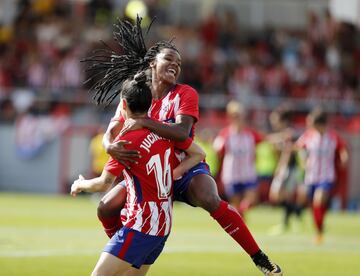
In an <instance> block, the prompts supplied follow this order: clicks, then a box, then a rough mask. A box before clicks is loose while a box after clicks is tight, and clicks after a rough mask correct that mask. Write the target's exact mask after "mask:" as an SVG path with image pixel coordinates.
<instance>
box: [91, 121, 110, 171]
mask: <svg viewBox="0 0 360 276" xmlns="http://www.w3.org/2000/svg"><path fill="white" fill-rule="evenodd" d="M104 133H105V130H104V128H103V127H99V129H98V131H97V133H96V134H95V135H94V137H92V138H91V140H90V147H89V150H90V154H91V177H97V176H99V175H100V174H101V172H102V171H103V168H104V166H105V164H106V162H107V161H108V159H109V155H108V154H107V153H106V151H105V149H104V147H103V145H102V140H103V136H104Z"/></svg>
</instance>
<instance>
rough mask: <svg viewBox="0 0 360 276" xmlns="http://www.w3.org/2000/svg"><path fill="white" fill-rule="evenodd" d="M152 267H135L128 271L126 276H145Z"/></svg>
mask: <svg viewBox="0 0 360 276" xmlns="http://www.w3.org/2000/svg"><path fill="white" fill-rule="evenodd" d="M150 267H151V265H142V266H141V267H140V269H137V268H135V267H131V268H130V269H129V270H128V271H126V273H125V274H123V275H124V276H143V275H146V273H147V272H148V271H149V269H150Z"/></svg>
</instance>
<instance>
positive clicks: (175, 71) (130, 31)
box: [87, 19, 282, 275]
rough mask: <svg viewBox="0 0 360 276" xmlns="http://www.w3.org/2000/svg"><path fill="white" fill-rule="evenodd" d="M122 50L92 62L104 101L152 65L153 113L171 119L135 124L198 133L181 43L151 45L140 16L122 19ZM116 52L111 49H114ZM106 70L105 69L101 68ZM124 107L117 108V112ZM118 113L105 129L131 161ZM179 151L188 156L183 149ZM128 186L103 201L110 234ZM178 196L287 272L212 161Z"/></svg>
mask: <svg viewBox="0 0 360 276" xmlns="http://www.w3.org/2000/svg"><path fill="white" fill-rule="evenodd" d="M114 34H115V38H116V40H117V41H118V42H119V44H120V45H121V47H122V52H121V53H120V54H119V53H116V52H115V51H111V52H110V53H107V54H108V56H109V57H110V58H108V59H106V60H105V61H103V62H102V61H101V58H102V57H103V54H99V56H94V57H91V58H89V59H87V60H88V61H93V65H92V66H91V67H90V70H92V72H93V74H94V76H99V75H100V76H103V78H100V80H99V81H98V82H97V83H96V85H95V90H96V92H97V93H96V99H97V102H98V103H102V102H107V101H111V100H113V99H114V98H116V96H117V93H116V92H115V93H113V88H114V86H116V85H118V84H120V83H121V82H122V81H124V80H125V79H127V78H129V77H131V76H132V75H134V74H135V73H136V72H138V71H139V70H149V72H150V74H151V78H152V96H153V102H152V106H151V108H150V111H149V116H150V117H151V118H154V119H158V120H160V121H164V122H167V124H164V123H159V122H156V121H153V120H149V119H145V118H141V119H136V120H132V124H129V125H130V126H129V129H131V128H132V129H135V128H139V127H146V128H148V129H150V130H151V131H153V132H155V133H157V134H158V135H160V136H162V137H165V138H168V139H171V140H175V141H184V140H185V139H186V138H187V137H189V136H190V137H193V136H194V125H195V123H196V122H197V120H198V119H199V108H198V95H197V92H196V91H195V90H194V89H193V88H192V87H190V86H188V85H183V84H177V83H176V81H177V78H178V77H179V74H180V71H181V57H180V54H179V52H178V50H177V49H176V47H175V46H174V45H173V44H172V43H169V42H158V43H156V44H155V45H154V46H152V47H151V48H150V49H149V50H147V49H146V47H145V43H144V41H143V37H142V30H141V27H140V19H138V20H137V24H136V25H135V26H133V25H131V24H130V23H129V22H126V21H120V22H119V24H118V25H117V26H116V30H115V32H114ZM109 54H110V55H109ZM101 73H102V74H101ZM118 114H119V112H117V115H118ZM117 115H115V117H114V118H113V120H112V122H111V123H110V124H109V127H108V129H107V131H106V134H105V135H104V147H105V148H106V150H107V152H108V153H109V154H110V155H111V156H113V157H114V158H115V159H117V160H119V161H120V162H122V163H124V164H126V166H128V164H129V162H134V161H135V160H136V158H135V159H134V160H132V159H133V158H134V156H135V157H136V152H127V151H125V150H124V148H123V147H122V146H123V144H124V143H126V142H124V141H123V142H117V143H114V138H115V137H116V134H117V133H118V132H119V130H120V129H121V128H122V123H123V119H121V118H119V117H118V116H117ZM179 156H184V154H183V153H179ZM125 194H126V191H125V189H124V188H122V187H121V185H117V186H116V187H115V188H114V189H112V190H111V191H110V192H109V193H108V194H107V195H106V196H105V197H104V198H103V200H102V201H101V203H100V206H99V208H98V215H99V218H100V220H101V221H102V223H103V225H104V228H105V229H107V232H108V234H111V232H113V229H114V227H115V229H116V227H118V226H116V225H114V222H116V216H118V214H119V212H120V210H121V209H122V208H123V206H124V200H123V199H124V198H125ZM174 196H175V199H176V200H180V201H184V202H186V203H188V204H191V205H193V206H199V207H201V208H203V209H205V210H206V211H208V212H209V213H210V214H211V216H212V217H213V218H214V219H215V220H216V221H217V222H218V223H219V224H220V225H221V227H222V228H223V229H224V230H225V231H226V232H227V233H228V234H229V235H230V236H231V237H232V238H233V239H234V240H235V241H236V242H238V243H239V244H240V245H241V247H242V248H244V250H245V251H246V252H247V253H248V254H249V255H250V256H251V257H252V259H253V261H254V262H255V264H256V265H257V267H258V268H259V269H260V270H261V271H263V272H264V273H269V272H271V273H272V274H268V275H282V272H281V269H280V268H279V266H277V265H276V264H274V263H272V262H271V261H270V260H269V259H268V257H267V256H266V255H265V254H264V253H263V252H262V251H261V250H260V248H259V246H258V245H257V243H256V242H255V240H254V238H253V237H252V235H251V233H250V231H249V230H248V228H247V226H246V225H245V223H244V221H243V219H242V218H241V216H240V215H239V213H238V212H237V211H236V210H234V209H233V208H232V207H231V206H229V204H228V203H227V202H225V201H222V200H221V199H220V197H219V195H218V191H217V186H216V183H215V181H214V179H213V178H212V177H211V176H210V173H209V169H208V166H207V164H206V163H204V162H201V163H199V164H198V165H196V166H194V167H193V168H192V169H191V170H189V171H188V172H187V173H186V174H185V175H184V176H183V177H182V178H181V179H180V180H178V181H176V182H175V184H174Z"/></svg>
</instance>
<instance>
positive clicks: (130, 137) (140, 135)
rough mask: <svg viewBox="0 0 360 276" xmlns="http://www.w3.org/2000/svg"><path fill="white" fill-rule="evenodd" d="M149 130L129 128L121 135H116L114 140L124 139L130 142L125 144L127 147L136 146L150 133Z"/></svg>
mask: <svg viewBox="0 0 360 276" xmlns="http://www.w3.org/2000/svg"><path fill="white" fill-rule="evenodd" d="M150 132H151V131H150V130H148V129H147V128H141V129H136V130H130V131H129V132H126V133H125V134H123V135H118V136H117V137H116V140H115V141H121V140H124V141H128V142H131V144H129V145H127V148H133V147H137V146H138V145H139V144H140V143H141V142H142V141H143V140H144V138H145V137H146V136H148V135H149V134H150Z"/></svg>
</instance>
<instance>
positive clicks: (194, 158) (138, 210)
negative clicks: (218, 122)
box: [71, 75, 205, 276]
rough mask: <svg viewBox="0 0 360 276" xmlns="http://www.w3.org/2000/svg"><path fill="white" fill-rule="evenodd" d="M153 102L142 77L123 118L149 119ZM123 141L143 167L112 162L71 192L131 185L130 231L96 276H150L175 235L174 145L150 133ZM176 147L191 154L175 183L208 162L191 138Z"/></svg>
mask: <svg viewBox="0 0 360 276" xmlns="http://www.w3.org/2000/svg"><path fill="white" fill-rule="evenodd" d="M151 99H152V96H151V91H150V88H149V87H148V85H147V84H146V83H145V78H143V77H141V76H140V77H139V76H138V75H137V77H136V79H134V80H132V81H128V82H125V83H124V87H123V89H122V92H121V100H120V105H119V106H120V112H121V114H122V116H123V117H124V118H125V119H127V118H142V117H145V116H146V113H147V111H148V109H149V107H150V105H151ZM121 139H126V140H127V141H129V142H131V145H127V148H129V149H134V150H137V151H139V152H140V154H141V157H140V158H139V160H138V161H139V162H138V163H136V164H131V165H130V169H126V168H125V167H124V166H123V165H122V164H120V163H119V162H118V161H116V160H115V159H113V158H110V159H109V161H108V162H107V164H106V166H105V168H104V170H103V171H102V174H101V176H99V177H97V178H93V179H89V180H85V179H84V178H83V177H82V176H80V177H79V179H78V180H76V181H75V182H74V184H73V185H72V187H71V194H72V195H74V196H75V195H76V194H77V193H79V192H81V191H87V192H96V191H105V190H106V188H108V187H109V186H110V185H111V184H112V183H113V182H114V181H115V179H116V177H119V176H121V177H123V178H125V182H126V190H127V199H126V203H125V209H124V210H125V211H126V218H124V216H123V218H124V220H123V225H124V226H123V227H122V228H121V229H119V230H118V231H117V232H116V233H115V235H113V237H112V238H111V240H110V241H109V242H108V244H107V245H106V247H105V249H104V252H103V253H102V254H101V257H100V259H99V261H98V263H97V264H96V266H95V269H94V271H93V273H92V275H93V276H95V275H104V276H105V275H106V276H110V275H122V274H124V273H126V275H145V274H146V272H147V271H148V270H149V268H150V265H151V264H152V263H154V261H155V260H156V259H157V257H158V256H159V255H160V253H161V251H162V249H163V247H164V245H165V241H166V239H167V237H168V235H169V233H170V228H171V222H172V192H173V177H172V173H173V171H172V169H173V168H174V167H175V166H176V164H177V163H178V162H177V159H176V157H175V152H174V149H173V146H174V145H173V143H172V142H171V141H170V140H168V139H165V138H162V137H160V136H158V135H156V134H155V133H153V132H151V131H150V130H148V129H144V128H142V129H138V130H133V131H130V132H127V133H126V134H124V135H121V134H120V135H119V136H117V137H116V139H115V141H118V140H121ZM175 146H177V147H179V148H181V149H183V150H186V152H187V153H188V156H187V158H186V159H184V160H183V161H182V162H181V163H180V164H179V165H178V166H177V167H176V168H175V169H174V177H180V176H182V175H183V173H184V172H185V171H187V170H188V169H190V168H191V167H192V166H194V165H196V164H197V163H198V162H200V161H201V160H203V159H204V158H205V153H204V152H203V151H202V149H201V148H200V147H199V146H197V145H196V144H194V143H192V140H191V139H190V138H188V139H187V140H186V142H183V143H175ZM189 146H190V147H189Z"/></svg>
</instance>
